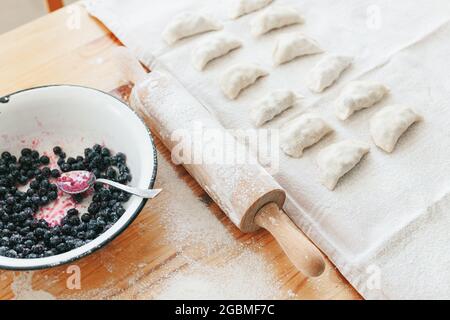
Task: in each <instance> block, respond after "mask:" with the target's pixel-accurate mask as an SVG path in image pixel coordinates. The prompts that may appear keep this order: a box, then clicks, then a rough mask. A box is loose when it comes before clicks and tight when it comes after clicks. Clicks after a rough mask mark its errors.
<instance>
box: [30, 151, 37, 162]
mask: <svg viewBox="0 0 450 320" xmlns="http://www.w3.org/2000/svg"><path fill="white" fill-rule="evenodd" d="M31 158H33V159H34V160H37V159H39V152H37V151H36V150H33V151H31Z"/></svg>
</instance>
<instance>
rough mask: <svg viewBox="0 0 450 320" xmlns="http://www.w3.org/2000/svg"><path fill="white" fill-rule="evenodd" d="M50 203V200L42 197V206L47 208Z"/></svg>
mask: <svg viewBox="0 0 450 320" xmlns="http://www.w3.org/2000/svg"><path fill="white" fill-rule="evenodd" d="M49 202H50V200H49V198H48V197H47V196H42V197H41V205H43V206H45V205H46V204H48V203H49Z"/></svg>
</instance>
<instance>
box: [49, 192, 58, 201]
mask: <svg viewBox="0 0 450 320" xmlns="http://www.w3.org/2000/svg"><path fill="white" fill-rule="evenodd" d="M48 198H49V199H50V200H56V199H57V198H58V193H57V192H56V191H50V192H49V193H48Z"/></svg>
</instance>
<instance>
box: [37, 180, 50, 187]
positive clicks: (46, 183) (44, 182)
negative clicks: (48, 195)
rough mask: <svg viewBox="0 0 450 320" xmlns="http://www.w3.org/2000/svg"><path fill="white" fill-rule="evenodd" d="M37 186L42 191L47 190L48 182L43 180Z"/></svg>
mask: <svg viewBox="0 0 450 320" xmlns="http://www.w3.org/2000/svg"><path fill="white" fill-rule="evenodd" d="M39 186H40V188H42V189H48V187H49V186H50V182H49V181H48V180H47V179H44V180H42V181H41V183H40V185H39Z"/></svg>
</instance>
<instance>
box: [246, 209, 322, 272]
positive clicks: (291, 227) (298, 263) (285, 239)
mask: <svg viewBox="0 0 450 320" xmlns="http://www.w3.org/2000/svg"><path fill="white" fill-rule="evenodd" d="M255 222H256V224H257V225H259V226H260V227H262V228H264V229H266V230H267V231H269V232H270V233H271V234H272V235H273V236H274V238H275V239H276V240H277V242H278V243H279V245H280V246H281V248H282V249H283V251H284V252H285V253H286V255H287V256H288V257H289V259H290V261H291V262H292V263H293V264H294V266H295V267H296V268H297V269H298V270H299V271H301V272H302V273H303V274H304V275H306V276H308V277H318V276H320V275H322V273H323V272H324V271H325V261H324V258H323V256H322V254H321V253H320V251H319V249H317V248H316V247H315V246H314V245H313V244H312V243H311V242H310V241H309V240H308V238H307V237H306V236H305V234H304V233H303V232H302V231H301V230H300V229H299V228H297V226H296V225H295V224H294V223H293V222H292V220H291V219H290V218H289V217H288V216H287V215H286V213H284V212H283V211H282V210H281V209H279V207H278V205H277V204H275V203H269V204H267V205H266V206H264V207H263V208H262V209H261V210H259V212H258V214H257V215H256V217H255Z"/></svg>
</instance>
